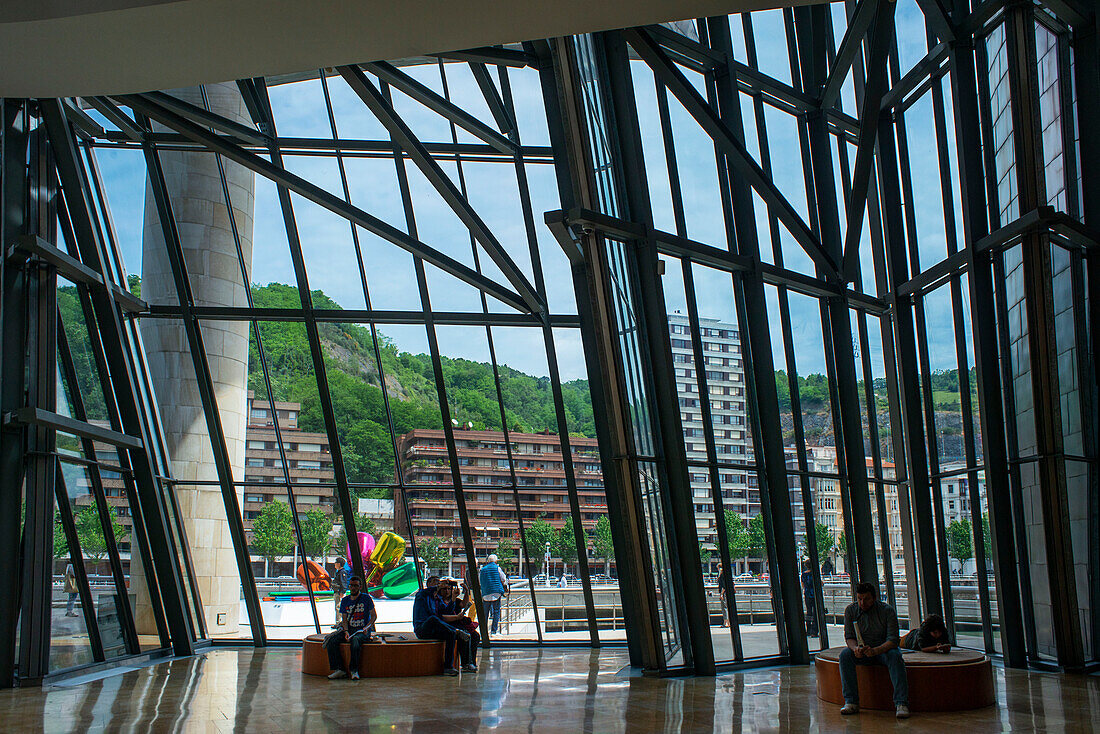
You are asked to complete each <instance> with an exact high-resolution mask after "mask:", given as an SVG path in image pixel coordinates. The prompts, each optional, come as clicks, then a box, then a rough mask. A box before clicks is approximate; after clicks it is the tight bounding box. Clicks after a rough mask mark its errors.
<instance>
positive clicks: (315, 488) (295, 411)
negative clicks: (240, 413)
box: [238, 390, 337, 539]
mask: <svg viewBox="0 0 1100 734" xmlns="http://www.w3.org/2000/svg"><path fill="white" fill-rule="evenodd" d="M301 410H302V405H301V403H289V402H279V401H276V403H275V414H274V415H273V414H272V410H271V403H270V402H269V401H268V400H267V399H266V398H259V399H257V398H256V396H255V394H254V393H253V392H252V391H251V390H249V391H248V426H247V429H246V431H245V450H244V452H245V454H244V455H245V458H244V482H245V487H244V489H243V491H240V492H238V495H239V496H240V497H241V498H242V502H241V511H242V513H243V514H244V527H245V533H246V535H247V536H248V537H249V539H251V530H252V523H253V521H254V520H255V519H256V518H257V517H259V515H260V512H261V511H262V510H263V508H264V505H266V504H267V503H268V502H272V501H279V502H286V501H287V494H286V488H285V484H286V477H287V475H289V477H290V484H291V486H292V487H293V489H294V501H295V504H296V505H297V508H298V513H299V514H305V513H307V512H309V511H310V510H315V509H318V508H320V509H322V510H324V511H325V512H327V513H329V514H332V515H335V514H336V512H337V510H336V487H335V484H334V481H335V473H334V472H333V468H332V454H331V453H330V452H329V444H328V436H327V435H326V434H324V433H313V432H309V431H303V430H301V429H300V428H299V427H298V416H299V414H300V413H301ZM276 420H278V421H279V430H280V432H281V433H282V438H283V450H284V451H285V452H286V463H287V466H286V472H285V473H284V470H283V464H282V459H281V456H280V454H279V445H278V442H277V439H276V436H275V421H276ZM267 485H271V486H267ZM336 519H337V518H335V517H334V520H336Z"/></svg>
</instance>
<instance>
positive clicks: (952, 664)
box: [814, 647, 996, 711]
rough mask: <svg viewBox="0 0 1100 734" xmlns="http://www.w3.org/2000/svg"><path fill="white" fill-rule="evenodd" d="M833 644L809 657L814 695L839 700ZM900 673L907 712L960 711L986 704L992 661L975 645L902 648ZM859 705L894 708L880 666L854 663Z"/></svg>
mask: <svg viewBox="0 0 1100 734" xmlns="http://www.w3.org/2000/svg"><path fill="white" fill-rule="evenodd" d="M844 649H845V648H843V647H834V648H831V649H829V650H823V651H822V652H819V653H818V654H817V656H816V657H815V659H814V667H815V669H816V671H817V697H818V698H820V699H821V700H822V701H828V702H829V703H835V704H837V705H838V706H843V705H844V694H843V692H842V690H841V686H840V653H841V651H842V650H844ZM902 659H903V660H905V674H906V677H907V678H908V680H909V709H910V710H911V711H964V710H967V709H980V708H984V707H985V706H992V705H993V704H994V703H995V702H996V699H995V697H994V695H993V665H992V663H991V662H990V660H989V657H988V656H987V655H983V654H982V653H980V652H977V651H976V650H963V649H960V648H954V649H952V650H951V652H949V653H935V652H907V653H904V655H903V658H902ZM856 677H857V679H858V680H859V705H860V708H865V709H878V710H883V711H893V710H894V688H893V686H892V685H891V684H890V673H889V671H888V670H887V669H886V666H885V665H857V666H856Z"/></svg>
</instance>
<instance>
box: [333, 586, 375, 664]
mask: <svg viewBox="0 0 1100 734" xmlns="http://www.w3.org/2000/svg"><path fill="white" fill-rule="evenodd" d="M348 587H349V588H348V590H349V592H350V593H349V594H348V595H347V596H345V597H344V598H343V599H342V600H341V601H340V629H338V630H336V631H335V632H333V633H332V634H330V635H329V636H328V637H326V638H325V642H324V644H323V647H324V648H325V650H326V651H327V652H328V666H329V668H331V669H332V673H330V674H329V679H331V680H336V679H337V678H346V677H347V675H348V671H349V670H350V671H351V679H352V680H359V656H360V653H361V652H362V648H363V645H364V644H365V643H367V642H370V633H371V629H372V628H373V627H374V623H375V621H377V620H378V610H376V609H375V608H374V599H371V598H370V594H361V593H360V589H361V587H362V583H361V582H360V581H359V577H358V576H353V577H352V578H351V581H349V582H348ZM344 642H347V643H348V644H349V645H351V660H350V663H349V665H348V667H347V668H345V667H344V658H343V656H342V655H341V654H340V645H341V644H343V643H344Z"/></svg>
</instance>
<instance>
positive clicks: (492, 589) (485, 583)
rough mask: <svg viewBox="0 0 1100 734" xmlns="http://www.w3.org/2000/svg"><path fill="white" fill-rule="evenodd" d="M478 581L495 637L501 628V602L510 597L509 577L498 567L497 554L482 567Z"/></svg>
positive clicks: (490, 557)
mask: <svg viewBox="0 0 1100 734" xmlns="http://www.w3.org/2000/svg"><path fill="white" fill-rule="evenodd" d="M478 581H479V582H480V584H481V600H482V601H483V602H485V604H484V606H483V607H482V608H483V609H485V610H486V611H487V612H488V613H489V619H490V620H491V621H492V626H491V629H490V630H489V634H493V635H495V634H496V633H497V628H498V627H499V626H500V600H501V597H504V596H508V577H507V576H505V575H504V571H503V570H502V569H501V568H500V566H498V565H497V557H496V555H495V554H493V555H491V556H489V562H488V563H486V564H485V565H484V566H482V567H481V571H480V573H478Z"/></svg>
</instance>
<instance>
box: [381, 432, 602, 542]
mask: <svg viewBox="0 0 1100 734" xmlns="http://www.w3.org/2000/svg"><path fill="white" fill-rule="evenodd" d="M508 438H509V439H510V440H511V444H512V447H511V454H512V462H513V464H512V466H513V467H514V470H515V486H516V489H517V490H518V504H519V512H520V516H519V517H517V515H516V505H517V498H516V496H515V494H514V493H513V489H512V468H510V467H509V463H508V447H507V445H506V443H505V437H504V433H503V432H501V431H475V430H456V431H455V446H456V449H457V454H458V462H459V467H458V468H459V473H460V475H461V477H462V485H463V494H464V497H465V499H466V509H467V512H468V514H469V521H470V531H471V534H472V535H473V537H474V547H475V550H476V553H477V555H478V556H479V557H483V556H485V555H488V554H489V553H493V552H494V551H495V550H496V548H497V546H498V544H499V543H500V541H501V539H509V540H513V541H515V546H516V547H517V548H518V546H519V543H518V539H519V521H520V519H521V518H522V520H523V522H524V525H525V526H530V525H531V524H532V523H534V522H536V521H537V520H539V519H542V520H544V521H546V522H547V523H549V524H550V525H551V526H553V527H554V529H560V528H561V527H563V526H564V525H565V522H566V520H567V519H568V518H569V517H570V511H569V495H568V491H567V489H566V475H565V468H564V466H563V463H562V454H561V443H560V440H559V437H558V435H557V434H554V433H549V432H544V433H515V432H510V433H509V434H508ZM569 444H570V450H571V452H572V458H573V468H574V471H575V473H576V480H577V495H578V499H579V501H580V508H581V524H582V525H583V527H584V528H585V530H586V531H590V530H591V529H592V528H593V527H594V526H595V524H596V522H597V521H598V520H599V518H600V517H601V516H603V515H606V514H607V502H606V499H605V497H604V490H603V474H602V472H601V469H600V455H599V450H598V448H597V443H596V439H594V438H583V437H570V439H569ZM398 452H399V454H400V456H401V465H402V467H403V469H402V470H403V473H404V477H403V478H404V489H402V488H401V487H395V488H394V500H395V503H394V506H395V508H401V507H402V505H403V502H407V503H408V511H409V517H410V518H411V521H412V527H409V523H408V521H407V520H406V518H405V516H404V512H403V511H402V510H400V509H398V510H397V511H396V512H395V513H394V516H395V519H394V524H395V525H396V531H397V533H398V534H404V535H406V537H408V536H415V537H417V538H422V537H434V538H440V539H441V540H442V541H443V543H442V547H443V548H444V549H445V550H446V551H447V552H449V553H451V554H454V555H455V556H456V560H457V559H458V558H462V557H464V556H463V551H462V548H463V541H462V531H461V523H460V519H459V512H458V507H457V503H456V501H455V496H454V492H453V491H452V489H451V485H452V480H451V471H450V466H449V465H448V460H447V448H446V446H445V443H444V434H443V431H441V430H435V429H416V430H413V431H410V432H408V433H406V434H405V435H403V436H401V438H400V439H399V441H398ZM590 555H591V554H590ZM539 560H540V561H541V557H540V559H539Z"/></svg>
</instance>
